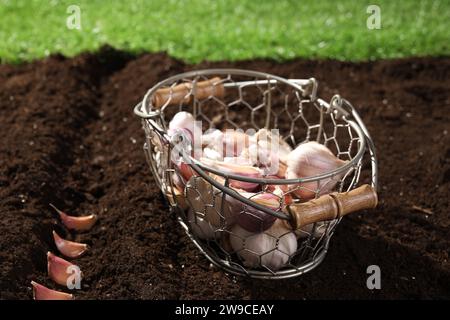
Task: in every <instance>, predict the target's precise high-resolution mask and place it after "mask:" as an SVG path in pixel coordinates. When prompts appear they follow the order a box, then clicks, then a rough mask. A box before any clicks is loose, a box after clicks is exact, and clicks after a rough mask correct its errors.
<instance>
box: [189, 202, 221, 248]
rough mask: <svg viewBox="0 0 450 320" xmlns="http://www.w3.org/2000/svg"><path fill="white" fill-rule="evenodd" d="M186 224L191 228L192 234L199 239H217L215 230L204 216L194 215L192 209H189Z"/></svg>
mask: <svg viewBox="0 0 450 320" xmlns="http://www.w3.org/2000/svg"><path fill="white" fill-rule="evenodd" d="M187 218H188V222H189V225H190V226H191V230H192V232H193V233H194V234H195V235H196V236H197V237H199V238H200V239H204V240H205V239H206V240H212V239H215V238H217V236H218V235H217V234H216V233H215V231H216V228H214V227H213V226H212V225H211V224H210V223H209V222H208V221H207V220H206V219H204V216H203V217H202V216H201V215H200V214H198V213H197V214H195V213H194V212H193V211H192V209H189V212H188V215H187Z"/></svg>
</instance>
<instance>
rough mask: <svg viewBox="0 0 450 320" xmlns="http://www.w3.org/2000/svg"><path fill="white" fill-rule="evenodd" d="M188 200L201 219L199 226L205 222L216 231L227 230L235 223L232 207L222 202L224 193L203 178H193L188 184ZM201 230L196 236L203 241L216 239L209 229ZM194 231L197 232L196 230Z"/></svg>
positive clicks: (201, 228) (194, 212) (201, 227)
mask: <svg viewBox="0 0 450 320" xmlns="http://www.w3.org/2000/svg"><path fill="white" fill-rule="evenodd" d="M186 200H187V202H188V204H189V206H190V208H191V210H192V211H193V214H195V215H196V216H197V217H198V218H201V222H200V223H197V224H198V225H199V226H200V225H201V224H202V222H203V220H204V222H206V223H207V224H208V225H209V226H210V227H212V228H215V229H218V228H226V227H227V226H229V225H231V224H232V223H233V222H234V212H233V210H232V208H231V205H230V204H229V203H228V202H227V201H222V193H221V192H220V191H219V190H218V189H216V188H215V187H213V186H212V185H211V184H210V183H209V182H207V181H206V180H205V179H203V178H201V177H195V176H193V177H192V178H191V179H190V180H189V181H188V183H187V184H186ZM192 220H194V219H192ZM203 225H204V224H203ZM200 230H201V231H202V232H198V233H196V234H197V235H198V236H199V237H201V238H202V239H211V238H214V232H212V233H211V232H206V231H208V228H206V227H203V226H200ZM193 231H194V232H196V230H195V229H194V228H193ZM197 231H198V230H197ZM213 231H214V230H213Z"/></svg>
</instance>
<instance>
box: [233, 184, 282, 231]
mask: <svg viewBox="0 0 450 320" xmlns="http://www.w3.org/2000/svg"><path fill="white" fill-rule="evenodd" d="M239 193H240V195H242V196H244V197H245V198H247V199H250V200H251V201H254V202H256V203H257V204H260V205H263V206H265V207H267V208H270V209H272V210H275V211H277V210H279V209H280V207H281V202H282V197H279V196H277V195H275V194H273V193H268V192H262V193H249V192H239ZM226 199H227V201H228V203H230V205H232V208H233V211H234V215H235V217H236V218H235V220H236V223H237V224H239V225H240V226H241V227H242V228H244V229H245V230H246V231H249V232H262V231H264V230H267V229H269V228H270V227H271V226H272V225H273V223H274V222H275V220H276V217H275V216H273V215H271V214H267V213H265V212H263V211H261V210H258V209H256V208H254V207H252V206H249V205H246V204H244V203H242V202H241V201H239V200H237V199H236V198H234V197H232V196H228V195H227V196H226Z"/></svg>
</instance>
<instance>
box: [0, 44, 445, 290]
mask: <svg viewBox="0 0 450 320" xmlns="http://www.w3.org/2000/svg"><path fill="white" fill-rule="evenodd" d="M207 67H238V68H247V69H254V70H261V71H265V72H269V73H273V74H277V75H281V76H284V77H290V78H308V77H312V76H313V77H316V78H317V79H318V80H319V83H320V85H319V87H320V88H321V92H320V95H321V97H323V98H325V99H329V98H331V96H332V95H333V94H335V93H339V94H341V95H342V96H344V97H345V98H347V99H348V100H349V101H351V102H352V103H353V104H354V105H355V106H356V107H357V109H358V110H359V111H360V113H361V115H362V118H363V120H364V122H365V123H366V125H367V127H368V129H369V130H370V132H371V134H372V136H373V138H374V140H375V144H376V146H377V150H378V157H379V161H380V186H381V187H380V199H381V201H380V205H379V207H378V208H377V209H376V210H373V211H370V212H367V213H360V214H356V215H353V216H349V217H346V218H344V219H343V221H342V223H341V224H340V225H339V226H338V228H337V231H336V234H335V235H334V236H333V239H332V241H331V246H330V250H329V253H328V256H327V258H326V259H325V261H324V262H323V263H322V265H320V266H319V267H318V268H317V269H315V270H313V271H312V272H310V273H308V274H306V275H304V276H300V277H298V278H295V279H293V280H283V281H261V280H259V281H254V280H249V279H244V278H236V277H234V276H230V275H227V274H225V273H224V272H222V271H221V270H219V269H217V268H216V267H212V266H211V265H210V264H209V262H208V261H207V260H206V259H205V258H204V257H203V256H202V255H201V254H200V253H199V251H198V250H197V249H196V248H195V247H194V246H193V245H192V244H191V243H190V242H189V240H188V238H187V237H186V236H185V234H184V233H183V231H182V229H181V228H180V227H179V226H178V224H177V222H176V218H175V217H174V216H173V215H171V214H170V213H169V212H168V210H167V209H166V206H165V205H164V203H163V201H162V198H161V196H160V193H159V190H158V188H157V187H156V185H155V183H154V180H153V178H152V176H151V174H150V171H149V169H148V167H147V164H146V162H145V158H144V154H143V152H142V144H143V137H144V134H143V131H142V130H141V126H140V121H139V119H138V118H136V117H135V116H134V115H133V111H132V109H133V107H134V105H136V103H138V101H139V100H140V99H141V98H142V97H143V95H144V94H145V92H146V90H148V89H149V88H150V87H152V86H153V85H154V84H155V83H156V82H158V81H160V80H162V79H164V78H166V77H168V76H170V75H174V74H177V73H180V72H183V71H186V70H191V69H197V68H207ZM449 79H450V58H414V59H402V60H391V61H378V62H370V63H345V62H338V61H309V60H293V61H289V62H286V63H282V64H280V63H276V62H274V61H268V60H256V61H243V62H236V63H230V62H220V63H209V62H205V63H201V64H199V65H194V66H193V65H185V64H183V63H182V62H180V61H177V60H174V59H172V58H169V57H168V56H167V55H165V54H145V55H141V56H139V57H131V56H129V55H127V54H124V53H121V52H117V51H114V50H112V49H104V50H102V51H101V52H100V53H98V54H96V55H92V54H83V55H81V56H78V57H75V58H73V59H66V58H64V57H61V56H52V57H49V58H47V59H45V60H42V61H36V62H33V63H29V64H25V65H21V66H10V65H1V66H0V136H1V137H2V138H1V139H2V140H1V142H2V143H1V144H0V298H1V299H13V298H15V299H31V298H32V292H31V285H30V281H31V280H32V279H33V280H36V281H38V282H40V283H42V284H45V285H47V286H49V287H52V288H57V287H56V286H55V285H54V284H53V283H51V281H49V279H48V278H47V276H46V252H47V251H48V250H51V251H56V248H55V247H54V244H53V242H52V236H51V235H52V233H51V231H52V230H53V229H54V228H55V229H56V231H57V232H58V233H59V234H60V235H61V236H63V237H67V238H69V239H75V240H76V241H80V242H87V243H88V244H90V245H91V250H90V251H89V252H88V253H87V254H86V255H85V256H83V257H82V258H80V259H78V260H76V262H77V264H78V265H79V266H80V267H81V269H82V271H83V273H84V275H85V278H84V280H83V282H82V289H81V290H79V291H77V292H75V295H76V297H77V298H80V299H119V298H133V299H134V298H136V299H180V298H183V299H190V298H193V299H200V298H204V299H211V298H216V299H218V298H223V299H228V298H235V299H241V298H244V299H245V298H255V299H262V298H264V299H265V298H272V299H285V298H288V299H304V298H305V299H315V298H326V299H327V298H341V299H342V298H364V299H367V298H369V299H370V298H383V299H390V298H447V299H448V298H450V271H449V270H450V268H449V267H450V263H449V260H448V259H449V250H448V248H449V247H450V239H449V236H448V235H449V226H450V218H449V215H448V213H449V209H450V208H449V200H448V199H449V196H450V194H449V190H450V160H449V158H450V134H449V132H448V130H449V129H450V126H449V124H450V96H449V92H450V80H449ZM49 203H53V204H55V205H56V206H57V207H59V208H61V209H63V210H65V211H66V212H69V213H71V214H80V215H81V214H88V213H96V214H98V215H99V222H98V223H97V225H96V226H95V227H94V228H93V229H92V230H91V231H90V232H89V233H85V234H75V233H70V232H69V231H68V230H65V229H63V228H62V227H61V226H60V224H56V223H57V216H56V214H55V212H54V211H53V210H52V209H51V208H50V207H49V205H48V204H49ZM373 264H375V265H378V266H380V268H381V276H382V278H381V285H382V288H381V290H373V291H372V290H369V289H367V287H366V279H367V277H368V274H367V273H366V269H367V267H368V266H369V265H373ZM57 289H61V288H57Z"/></svg>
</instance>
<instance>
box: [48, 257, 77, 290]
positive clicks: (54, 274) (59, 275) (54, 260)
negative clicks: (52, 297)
mask: <svg viewBox="0 0 450 320" xmlns="http://www.w3.org/2000/svg"><path fill="white" fill-rule="evenodd" d="M75 268H78V267H77V266H76V265H74V264H73V263H71V262H69V261H67V260H64V259H62V258H60V257H57V256H55V255H54V254H53V253H51V252H47V271H48V275H49V277H50V279H52V280H53V281H55V282H56V283H57V284H59V285H62V286H67V279H68V278H69V277H70V276H71V275H72V274H73V270H75ZM78 270H79V268H78Z"/></svg>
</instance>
